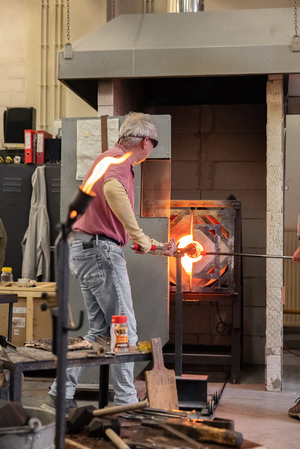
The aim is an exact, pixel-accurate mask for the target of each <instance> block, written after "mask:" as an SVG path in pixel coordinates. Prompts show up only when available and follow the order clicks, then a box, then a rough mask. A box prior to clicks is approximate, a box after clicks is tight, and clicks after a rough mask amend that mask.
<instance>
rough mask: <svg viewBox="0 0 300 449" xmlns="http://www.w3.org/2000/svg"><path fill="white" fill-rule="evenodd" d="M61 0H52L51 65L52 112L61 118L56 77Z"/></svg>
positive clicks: (60, 26)
mask: <svg viewBox="0 0 300 449" xmlns="http://www.w3.org/2000/svg"><path fill="white" fill-rule="evenodd" d="M62 9H63V4H62V0H60V1H59V0H54V44H53V46H54V65H53V88H54V95H53V101H54V105H53V111H54V112H53V113H54V119H59V118H61V83H60V82H59V81H58V79H57V52H58V50H60V49H61V48H62V45H63V44H62Z"/></svg>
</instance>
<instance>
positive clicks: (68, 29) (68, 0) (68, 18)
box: [67, 0, 70, 43]
mask: <svg viewBox="0 0 300 449" xmlns="http://www.w3.org/2000/svg"><path fill="white" fill-rule="evenodd" d="M67 42H68V43H69V42H70V0H67Z"/></svg>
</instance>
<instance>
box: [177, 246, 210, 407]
mask: <svg viewBox="0 0 300 449" xmlns="http://www.w3.org/2000/svg"><path fill="white" fill-rule="evenodd" d="M183 255H184V253H180V252H179V253H177V254H176V256H175V257H176V296H175V377H176V386H177V394H178V404H179V407H180V408H192V409H196V410H201V414H203V415H211V414H212V413H213V411H214V401H208V400H207V376H193V375H183V374H182V340H183V338H182V335H183V320H182V316H183V313H182V312H183V306H182V304H183V292H182V280H181V279H182V276H181V275H182V267H181V258H182V257H183Z"/></svg>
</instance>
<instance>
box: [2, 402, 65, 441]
mask: <svg viewBox="0 0 300 449" xmlns="http://www.w3.org/2000/svg"><path fill="white" fill-rule="evenodd" d="M24 409H25V410H26V411H27V413H28V414H29V416H30V418H35V419H34V420H33V421H34V422H35V423H36V424H38V423H39V425H35V426H34V427H32V428H29V426H20V427H6V428H4V427H2V428H0V449H8V448H22V449H54V447H55V446H54V437H55V419H56V418H55V413H51V412H47V411H46V410H41V409H39V408H37V407H24ZM22 427H23V428H22Z"/></svg>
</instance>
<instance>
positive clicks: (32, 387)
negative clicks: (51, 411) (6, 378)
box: [22, 350, 300, 449]
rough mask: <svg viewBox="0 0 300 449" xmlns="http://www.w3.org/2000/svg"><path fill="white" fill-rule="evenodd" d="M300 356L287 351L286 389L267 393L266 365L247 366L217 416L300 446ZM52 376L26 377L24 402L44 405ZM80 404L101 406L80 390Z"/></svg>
mask: <svg viewBox="0 0 300 449" xmlns="http://www.w3.org/2000/svg"><path fill="white" fill-rule="evenodd" d="M294 352H295V353H296V354H298V356H296V355H292V354H291V353H289V352H287V351H284V372H283V374H284V375H283V378H284V379H283V391H282V392H281V393H273V392H267V391H265V388H264V367H263V366H251V367H248V368H247V367H245V369H243V371H242V373H241V383H240V384H239V385H232V384H230V383H227V384H226V386H225V388H224V391H223V394H222V397H221V400H220V402H219V404H218V406H217V409H216V411H215V416H217V417H220V418H226V419H232V420H233V421H234V424H235V430H236V431H238V432H241V433H242V434H243V437H244V439H246V440H250V441H253V442H255V443H257V444H259V445H261V446H263V447H265V448H266V449H299V448H300V420H296V419H292V418H290V417H289V416H288V414H287V411H288V409H289V408H290V407H292V406H293V405H294V403H295V400H296V399H297V398H298V397H300V359H299V357H300V351H299V350H294ZM50 384H51V379H41V378H39V379H34V378H32V377H31V378H27V377H25V380H24V384H23V398H22V403H23V405H25V406H28V407H38V406H40V405H41V404H42V402H43V399H44V397H45V396H46V394H47V392H48V387H49V386H50ZM222 386H223V384H222V383H218V382H210V381H209V379H208V393H209V394H214V393H215V392H216V391H221V388H222ZM136 387H137V390H138V394H139V396H140V397H141V398H143V395H144V391H145V390H144V387H145V386H144V382H143V381H138V382H137V385H136ZM76 400H77V403H78V405H87V404H93V405H95V406H97V396H96V394H95V393H93V392H92V393H89V392H80V391H79V392H78V394H77V395H76Z"/></svg>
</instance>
